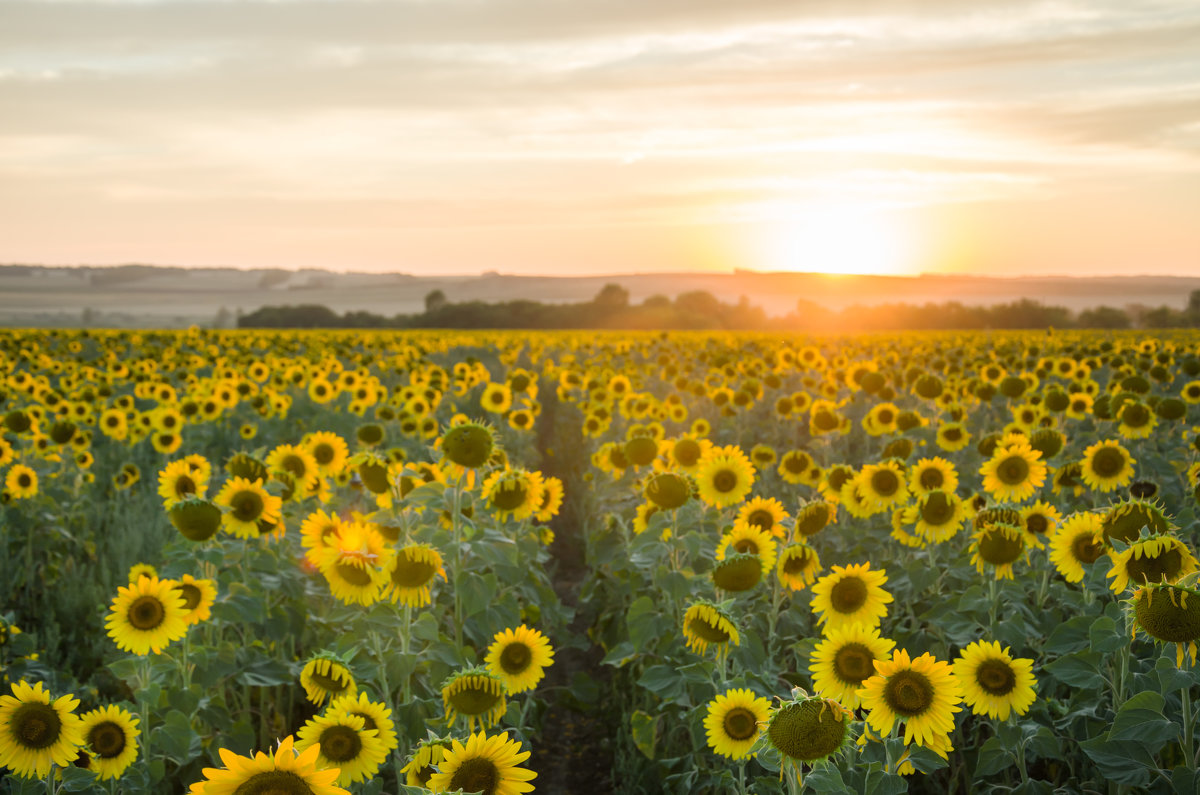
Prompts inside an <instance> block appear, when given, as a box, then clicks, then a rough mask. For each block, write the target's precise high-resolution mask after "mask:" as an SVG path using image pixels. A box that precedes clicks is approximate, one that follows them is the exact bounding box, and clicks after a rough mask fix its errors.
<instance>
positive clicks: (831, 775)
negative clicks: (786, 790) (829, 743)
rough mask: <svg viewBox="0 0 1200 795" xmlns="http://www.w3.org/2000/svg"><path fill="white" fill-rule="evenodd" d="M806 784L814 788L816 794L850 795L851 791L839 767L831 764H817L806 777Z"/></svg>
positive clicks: (823, 762)
mask: <svg viewBox="0 0 1200 795" xmlns="http://www.w3.org/2000/svg"><path fill="white" fill-rule="evenodd" d="M804 783H805V784H806V785H808V786H809V787H812V789H813V791H814V792H820V793H850V792H851V789H850V788H849V787H847V786H846V782H845V781H844V780H843V779H842V773H841V771H840V770H838V769H837V767H836V766H835V765H833V764H830V763H829V762H825V761H822V762H817V764H816V766H815V767H813V769H812V771H810V772H809V774H808V775H807V776H805V777H804Z"/></svg>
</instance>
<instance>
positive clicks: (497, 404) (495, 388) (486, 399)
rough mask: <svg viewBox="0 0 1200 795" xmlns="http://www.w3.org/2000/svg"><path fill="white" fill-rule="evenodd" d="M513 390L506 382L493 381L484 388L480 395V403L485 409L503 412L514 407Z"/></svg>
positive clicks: (498, 412)
mask: <svg viewBox="0 0 1200 795" xmlns="http://www.w3.org/2000/svg"><path fill="white" fill-rule="evenodd" d="M512 399H513V396H512V390H511V389H509V388H508V386H507V385H506V384H496V383H491V384H488V385H487V386H485V387H484V388H483V394H482V395H480V397H479V405H480V406H482V407H483V409H484V411H490V412H491V413H493V414H503V413H504V412H506V411H508V410H509V409H510V408H512Z"/></svg>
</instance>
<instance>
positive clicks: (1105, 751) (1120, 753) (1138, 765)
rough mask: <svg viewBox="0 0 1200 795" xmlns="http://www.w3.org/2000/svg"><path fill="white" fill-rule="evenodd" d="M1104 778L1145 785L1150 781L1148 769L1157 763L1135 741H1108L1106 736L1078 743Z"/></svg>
mask: <svg viewBox="0 0 1200 795" xmlns="http://www.w3.org/2000/svg"><path fill="white" fill-rule="evenodd" d="M1079 747H1080V748H1082V749H1083V751H1084V753H1086V754H1087V755H1088V756H1089V757H1091V760H1092V761H1093V762H1095V763H1096V767H1098V768H1099V769H1100V772H1101V773H1102V774H1103V775H1104V777H1105V778H1106V779H1108V780H1109V781H1111V782H1113V783H1115V784H1127V785H1129V786H1131V787H1145V786H1146V784H1147V783H1148V782H1149V781H1150V770H1152V769H1157V768H1158V763H1157V762H1155V761H1154V757H1153V756H1151V755H1150V753H1149V752H1147V751H1146V749H1145V748H1144V747H1143V746H1141V745H1139V744H1137V743H1120V742H1118V743H1114V742H1109V740H1108V738H1107V737H1096V738H1094V739H1091V740H1086V741H1084V742H1081V743H1080V744H1079Z"/></svg>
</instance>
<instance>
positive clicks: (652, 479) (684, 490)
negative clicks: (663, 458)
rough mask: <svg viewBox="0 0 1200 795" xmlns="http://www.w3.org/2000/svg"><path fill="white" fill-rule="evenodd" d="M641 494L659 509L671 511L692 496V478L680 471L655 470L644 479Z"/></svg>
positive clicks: (682, 504)
mask: <svg viewBox="0 0 1200 795" xmlns="http://www.w3.org/2000/svg"><path fill="white" fill-rule="evenodd" d="M644 483H645V486H644V487H643V488H642V496H644V497H645V498H646V501H647V502H648V503H653V505H654V506H655V507H656V508H658V509H659V510H663V511H673V510H676V509H677V508H682V507H683V506H684V505H685V504H686V503H687V501H688V500H690V499H691V498H692V493H693V491H694V484H693V482H692V479H691V478H689V477H688V476H687V475H686V474H684V473H681V472H656V473H654V474H652V475H648V476H647V477H646V479H645V481H644Z"/></svg>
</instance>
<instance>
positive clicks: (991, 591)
mask: <svg viewBox="0 0 1200 795" xmlns="http://www.w3.org/2000/svg"><path fill="white" fill-rule="evenodd" d="M999 586H1000V581H999V580H997V579H996V578H995V577H992V578H991V579H990V580H988V631H989V632H991V636H990V637H993V638H994V637H996V609H997V608H998V607H999V590H1000V587H999Z"/></svg>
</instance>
